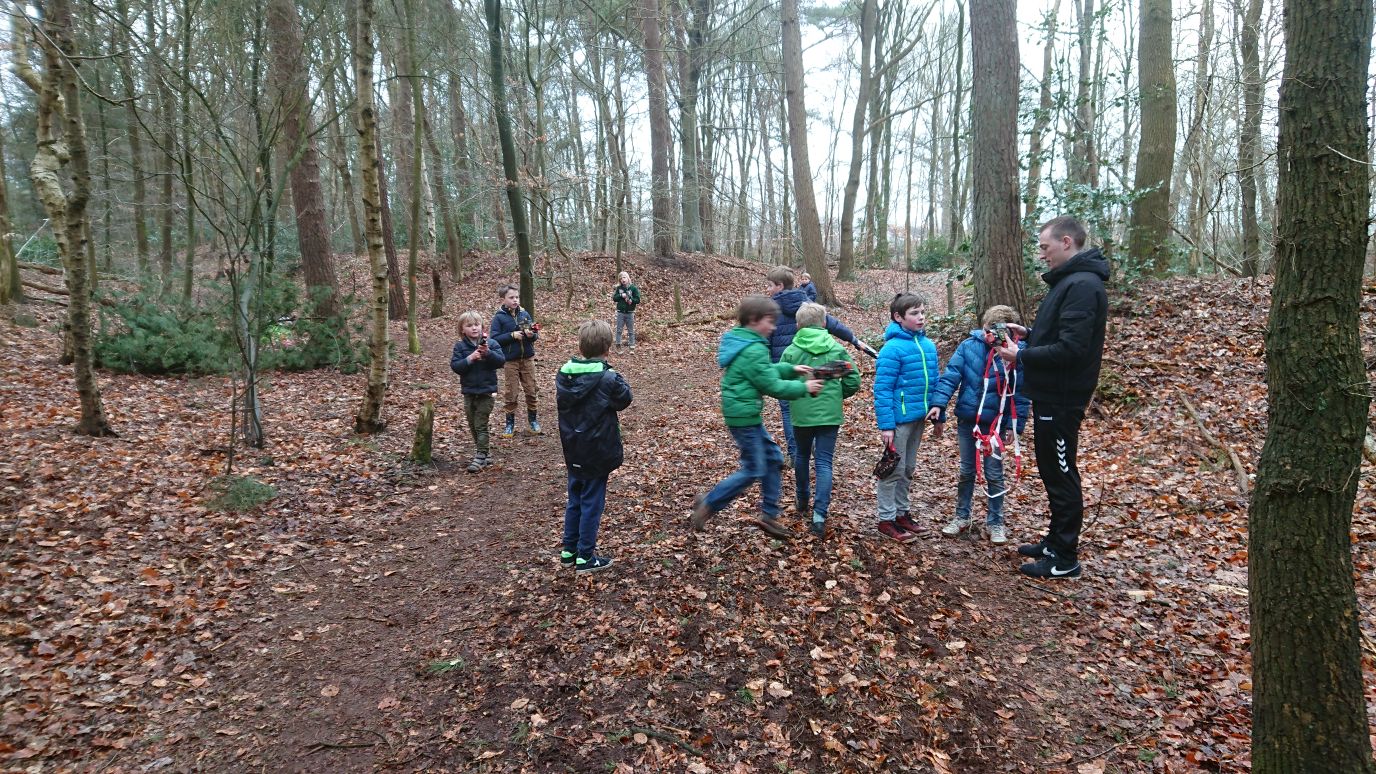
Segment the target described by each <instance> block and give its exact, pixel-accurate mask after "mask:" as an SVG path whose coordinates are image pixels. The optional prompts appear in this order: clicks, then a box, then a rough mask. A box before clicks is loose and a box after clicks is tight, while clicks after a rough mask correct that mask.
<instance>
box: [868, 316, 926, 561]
mask: <svg viewBox="0 0 1376 774" xmlns="http://www.w3.org/2000/svg"><path fill="white" fill-rule="evenodd" d="M889 320H890V322H889V327H888V329H887V330H885V331H884V346H883V347H882V348H881V349H880V350H879V357H878V359H877V361H876V363H875V366H874V418H875V421H876V422H878V424H879V437H880V439H881V440H883V442H884V444H885V445H886V446H888V447H891V448H894V449H896V450H897V452H898V458H899V459H898V466H897V467H896V468H895V469H894V471H893V473H890V474H889V475H888V477H887V478H884V479H883V480H881V481H880V482H879V492H878V499H879V534H881V535H883V536H885V537H888V538H892V539H894V540H897V541H899V542H901V543H907V542H910V541H912V540H914V539H915V538H917V535H918V533H919V532H920V531H921V528H920V527H918V526H917V522H915V521H913V519H912V516H911V515H910V514H909V512H908V510H909V507H910V503H909V500H908V488H909V487H910V486H911V485H912V480H913V470H915V469H916V467H917V446H918V444H919V443H921V442H922V430H923V427H924V426H925V423H924V420H925V419H926V418H927V412H928V409H929V407H930V398H931V394H932V389H933V388H934V387H936V379H937V376H938V375H940V373H941V371H940V369H939V368H938V367H937V359H936V345H935V344H933V343H932V340H931V339H929V338H927V335H926V326H927V302H926V300H925V299H923V298H922V296H919V295H916V294H914V293H899V294H898V295H896V296H894V298H893V301H892V302H890V303H889ZM940 427H941V426H940V425H937V429H936V431H935V432H940Z"/></svg>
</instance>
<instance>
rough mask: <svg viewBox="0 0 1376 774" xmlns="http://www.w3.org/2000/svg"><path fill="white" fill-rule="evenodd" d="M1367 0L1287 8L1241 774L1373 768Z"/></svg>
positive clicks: (1252, 522)
mask: <svg viewBox="0 0 1376 774" xmlns="http://www.w3.org/2000/svg"><path fill="white" fill-rule="evenodd" d="M1371 27H1372V6H1371V3H1370V2H1369V0H1326V1H1325V2H1317V0H1286V2H1285V22H1284V29H1285V51H1286V55H1285V69H1284V75H1283V77H1282V80H1281V87H1280V101H1279V113H1280V129H1279V139H1278V148H1277V150H1278V154H1279V157H1280V159H1281V163H1280V180H1279V185H1278V189H1277V203H1276V282H1275V286H1274V288H1273V290H1272V293H1271V315H1270V320H1269V321H1268V323H1267V331H1266V366H1267V369H1266V374H1267V378H1266V385H1267V411H1266V416H1267V433H1266V443H1265V445H1264V446H1263V447H1262V452H1261V459H1260V461H1259V463H1258V465H1257V486H1256V492H1255V494H1254V496H1253V499H1252V506H1251V511H1250V513H1249V517H1248V530H1249V538H1250V545H1249V547H1248V586H1249V589H1250V592H1251V602H1250V607H1251V617H1252V631H1251V642H1252V668H1253V685H1254V693H1253V696H1252V771H1254V772H1257V774H1272V773H1273V772H1299V771H1306V772H1308V771H1342V772H1372V771H1373V770H1376V767H1373V764H1372V757H1371V739H1370V736H1369V727H1368V725H1367V715H1366V703H1365V701H1364V699H1363V685H1362V652H1361V645H1360V636H1361V631H1360V627H1359V621H1360V618H1361V612H1360V609H1359V608H1358V606H1357V596H1356V592H1355V590H1354V586H1353V566H1352V545H1351V542H1350V541H1351V538H1350V534H1351V527H1352V506H1353V501H1354V499H1355V497H1356V492H1357V480H1358V478H1359V477H1360V475H1361V472H1360V465H1361V447H1362V440H1363V438H1364V437H1365V434H1366V419H1367V409H1368V404H1369V403H1370V389H1371V388H1370V385H1369V384H1368V382H1367V377H1366V369H1365V366H1364V363H1363V355H1362V347H1361V342H1360V340H1359V337H1358V319H1359V315H1358V310H1359V306H1360V300H1361V278H1362V265H1363V261H1364V258H1365V252H1366V230H1367V218H1368V211H1367V208H1368V206H1369V204H1370V199H1371V191H1370V178H1369V170H1368V169H1367V167H1366V164H1367V159H1368V151H1367V137H1368V134H1367V132H1368V125H1367V115H1366V107H1367V102H1366V78H1367V68H1368V64H1369V61H1370V58H1371Z"/></svg>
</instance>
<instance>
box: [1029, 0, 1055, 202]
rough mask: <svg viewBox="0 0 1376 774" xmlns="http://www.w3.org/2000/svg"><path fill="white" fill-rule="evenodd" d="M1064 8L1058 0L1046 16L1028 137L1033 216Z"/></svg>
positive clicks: (1040, 181)
mask: <svg viewBox="0 0 1376 774" xmlns="http://www.w3.org/2000/svg"><path fill="white" fill-rule="evenodd" d="M1060 11H1061V0H1054V2H1053V3H1052V5H1051V11H1050V12H1048V13H1047V14H1046V16H1044V17H1042V23H1043V24H1045V25H1046V42H1045V43H1044V44H1043V46H1042V83H1041V88H1040V90H1039V92H1038V97H1037V112H1036V113H1035V114H1034V115H1033V118H1032V130H1031V131H1030V132H1028V138H1027V189H1026V191H1025V193H1023V217H1025V218H1029V219H1030V218H1031V217H1032V216H1033V215H1035V214H1036V213H1037V207H1038V203H1039V200H1040V198H1041V190H1042V164H1043V162H1045V161H1046V159H1045V158H1044V156H1046V155H1047V154H1044V153H1043V152H1042V138H1043V137H1045V136H1046V130H1047V129H1048V128H1049V127H1050V126H1051V112H1052V108H1053V107H1054V103H1053V102H1052V91H1051V89H1052V86H1053V85H1054V81H1055V79H1056V72H1055V70H1054V69H1053V67H1054V64H1055V59H1054V56H1055V53H1056V16H1057V14H1059V13H1060Z"/></svg>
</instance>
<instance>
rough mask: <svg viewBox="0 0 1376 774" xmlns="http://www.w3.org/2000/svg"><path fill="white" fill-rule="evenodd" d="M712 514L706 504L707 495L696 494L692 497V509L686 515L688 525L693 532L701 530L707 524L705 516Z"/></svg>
mask: <svg viewBox="0 0 1376 774" xmlns="http://www.w3.org/2000/svg"><path fill="white" fill-rule="evenodd" d="M711 515H712V509H711V508H710V507H709V506H708V505H707V495H698V496H697V497H694V498H693V511H692V513H691V514H689V516H688V526H689V527H690V528H691V529H692V530H693V531H694V532H701V531H702V528H703V527H706V526H707V517H708V516H711Z"/></svg>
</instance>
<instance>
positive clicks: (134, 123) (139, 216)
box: [115, 0, 150, 275]
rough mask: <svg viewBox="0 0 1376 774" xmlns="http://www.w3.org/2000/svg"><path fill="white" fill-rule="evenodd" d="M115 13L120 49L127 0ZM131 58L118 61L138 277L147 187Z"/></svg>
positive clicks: (143, 260)
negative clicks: (117, 22) (124, 118)
mask: <svg viewBox="0 0 1376 774" xmlns="http://www.w3.org/2000/svg"><path fill="white" fill-rule="evenodd" d="M115 13H116V15H118V17H119V24H118V25H117V27H118V29H117V31H116V33H115V34H116V35H117V38H118V40H119V42H120V45H121V46H122V47H124V48H129V47H131V45H132V42H131V40H130V36H129V10H128V3H127V2H126V1H125V0H116V2H115ZM132 58H133V57H131V56H120V57H116V58H115V60H116V62H118V66H119V79H120V84H121V85H122V86H123V88H124V99H125V102H124V112H125V116H126V118H127V123H128V124H129V126H128V135H127V136H128V142H129V170H130V173H131V175H132V176H133V178H134V244H135V247H136V249H137V252H138V262H139V274H143V275H146V274H148V271H149V268H150V267H149V264H148V213H147V202H148V187H147V185H146V184H145V182H144V179H143V135H142V129H143V126H142V122H141V121H140V120H139V106H138V88H137V87H136V86H135V84H134V73H133V67H132V66H131V65H130V60H131V59H132Z"/></svg>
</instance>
